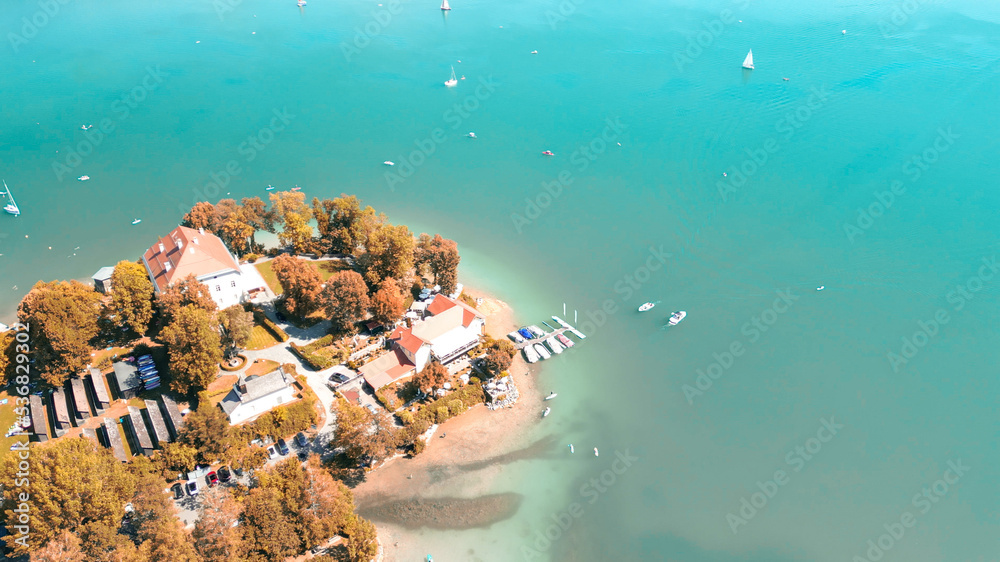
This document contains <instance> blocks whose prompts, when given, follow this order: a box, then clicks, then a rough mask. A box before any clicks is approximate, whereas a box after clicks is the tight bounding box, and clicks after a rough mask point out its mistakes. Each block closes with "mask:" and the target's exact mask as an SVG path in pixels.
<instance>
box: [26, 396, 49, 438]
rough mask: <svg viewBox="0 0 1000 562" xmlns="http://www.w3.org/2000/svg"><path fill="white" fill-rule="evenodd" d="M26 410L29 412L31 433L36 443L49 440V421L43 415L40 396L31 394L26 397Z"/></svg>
mask: <svg viewBox="0 0 1000 562" xmlns="http://www.w3.org/2000/svg"><path fill="white" fill-rule="evenodd" d="M28 409H29V410H30V412H31V433H33V434H34V435H35V438H36V439H38V441H48V440H49V419H48V416H47V415H45V404H44V403H43V402H42V397H41V396H35V395H34V394H32V395H31V396H29V397H28Z"/></svg>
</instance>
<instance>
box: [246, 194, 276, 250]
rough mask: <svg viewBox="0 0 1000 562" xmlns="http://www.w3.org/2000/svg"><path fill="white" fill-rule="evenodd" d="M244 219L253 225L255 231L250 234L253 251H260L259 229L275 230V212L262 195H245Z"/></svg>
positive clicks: (265, 230)
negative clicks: (257, 234) (270, 208)
mask: <svg viewBox="0 0 1000 562" xmlns="http://www.w3.org/2000/svg"><path fill="white" fill-rule="evenodd" d="M241 207H242V211H243V219H244V220H245V221H246V223H247V224H249V225H250V226H252V227H253V229H254V232H253V233H252V234H251V235H250V246H251V247H252V249H253V251H255V252H256V251H258V250H257V248H258V245H257V239H256V237H255V235H256V233H257V231H264V232H274V213H272V212H271V211H269V210H268V209H267V203H264V202H263V201H262V200H261V199H260V197H244V198H243V201H242V205H241Z"/></svg>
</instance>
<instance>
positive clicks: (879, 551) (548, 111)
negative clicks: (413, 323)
mask: <svg viewBox="0 0 1000 562" xmlns="http://www.w3.org/2000/svg"><path fill="white" fill-rule="evenodd" d="M383 4H384V5H383V6H381V7H380V6H379V5H378V2H376V1H374V0H372V1H365V2H360V1H357V0H340V1H338V2H332V1H324V0H312V1H311V2H310V3H309V5H308V6H307V7H306V8H304V9H299V8H297V7H296V6H295V3H294V2H292V1H291V0H282V1H268V2H263V1H257V0H243V1H242V2H239V1H238V0H232V1H231V2H229V1H227V2H226V3H225V4H222V3H215V4H213V3H212V2H210V1H209V0H199V1H194V0H183V1H178V2H171V3H169V4H167V3H163V4H162V5H160V6H150V5H148V4H146V3H135V2H124V1H122V0H111V1H107V2H102V3H97V2H91V1H85V0H75V1H70V2H67V3H66V4H65V5H62V4H57V5H58V11H57V12H56V13H55V14H54V15H52V16H51V17H49V16H45V17H43V16H39V15H38V14H39V13H43V12H40V10H41V8H40V7H39V4H38V3H37V2H34V1H21V0H9V1H8V2H6V4H5V6H4V9H3V10H2V12H0V30H2V31H3V32H4V35H5V36H6V37H7V42H8V44H7V45H4V46H3V49H2V52H3V54H2V55H0V56H2V59H0V60H2V61H3V63H4V64H3V69H4V80H3V86H2V94H0V100H2V102H0V111H2V115H3V119H2V121H0V139H2V142H0V162H2V174H0V175H2V177H3V178H4V179H6V181H7V184H8V185H9V186H10V187H11V190H12V191H13V193H14V195H15V197H16V198H17V202H18V204H19V205H20V207H21V209H22V210H23V212H24V214H23V215H22V216H21V217H19V218H17V219H13V218H11V217H7V216H2V217H0V254H3V255H2V256H0V311H3V313H2V314H0V320H9V319H10V312H11V311H12V310H13V308H14V306H15V305H16V303H17V302H18V300H19V299H20V298H21V296H23V294H24V293H25V292H26V291H27V289H28V288H29V287H30V286H31V284H33V283H34V282H35V281H37V280H39V279H45V280H50V279H66V278H81V279H86V278H89V276H90V275H91V274H93V273H94V272H95V271H96V270H97V269H98V268H100V267H101V266H104V265H113V264H114V263H116V262H117V261H118V260H120V259H134V258H137V257H138V256H139V255H140V254H141V252H142V251H143V250H144V249H145V248H147V247H148V246H149V245H151V244H152V243H153V241H154V240H155V239H156V237H157V236H160V235H162V234H163V233H165V232H167V231H169V229H171V228H172V227H173V226H174V225H176V224H177V222H178V221H179V218H180V215H181V212H182V211H181V210H180V209H182V208H183V209H186V208H189V207H190V206H191V204H192V203H193V202H194V201H197V200H199V199H200V198H210V199H212V200H216V199H218V198H220V197H225V196H226V195H227V192H228V193H230V194H231V195H230V196H231V197H237V198H238V197H244V196H250V195H259V196H262V197H263V196H265V195H266V193H265V192H264V191H263V189H264V187H265V186H267V185H268V184H273V185H276V186H279V187H282V188H287V187H291V186H293V185H296V184H297V185H299V186H302V187H303V189H304V190H305V191H306V192H307V194H308V195H309V196H313V195H316V196H320V197H328V196H335V195H337V194H339V193H341V192H347V193H356V194H358V195H359V196H360V197H362V199H363V200H364V201H365V202H367V203H369V204H371V205H373V206H375V207H376V208H377V209H379V210H380V211H383V212H385V213H387V214H388V215H389V217H390V219H391V220H393V221H394V222H399V223H404V224H408V225H410V226H411V228H412V229H413V230H414V231H416V232H421V231H428V232H440V233H441V234H443V235H444V236H446V237H449V238H453V239H455V240H457V241H458V243H459V246H460V248H461V250H462V255H463V262H462V266H463V276H464V277H465V279H466V280H467V283H468V284H470V285H476V286H481V287H483V288H485V289H487V290H489V291H492V292H493V293H495V294H497V295H498V296H500V297H501V298H503V299H504V300H506V301H508V302H509V303H510V304H511V305H512V306H513V307H514V308H515V309H516V310H517V312H518V314H519V315H520V317H521V319H522V320H523V321H524V322H525V323H537V322H539V321H541V320H544V319H548V317H549V316H550V315H552V314H557V315H559V314H561V313H562V306H563V303H564V302H565V303H567V305H568V308H569V311H568V314H567V316H568V317H569V318H567V319H571V317H572V315H573V310H576V311H577V314H578V318H579V320H578V323H579V324H580V326H581V328H583V329H584V330H585V331H586V332H587V333H588V335H589V336H590V337H588V339H587V340H586V342H584V343H583V344H582V345H579V346H577V347H576V348H574V349H573V350H572V351H571V352H570V353H566V354H563V355H562V356H560V357H558V358H555V359H553V360H550V361H548V362H547V363H545V364H544V366H542V368H541V369H540V370H539V371H540V374H539V375H538V376H539V377H540V380H541V382H540V384H541V385H542V386H543V387H544V388H546V389H547V388H550V387H551V388H552V389H554V390H557V391H558V392H559V395H560V397H559V399H558V400H557V401H556V402H554V403H553V412H552V415H550V416H549V417H548V418H546V420H545V423H544V424H542V425H541V426H540V427H539V428H538V430H537V435H536V436H532V437H544V436H549V435H555V436H557V437H558V442H559V445H558V447H557V448H556V450H554V451H553V452H552V453H551V455H549V456H546V457H545V458H541V459H536V460H532V461H521V462H517V463H514V464H511V465H509V466H507V467H505V469H504V472H503V474H502V476H501V478H500V479H499V480H498V481H497V482H496V483H495V484H494V485H493V487H494V488H495V491H497V492H506V491H514V492H518V493H522V494H524V495H525V498H526V499H525V501H524V503H523V505H522V507H521V509H520V510H519V511H518V513H517V515H516V517H514V518H513V519H510V520H507V521H504V522H501V523H498V524H496V525H494V526H493V527H491V528H490V529H488V530H473V531H462V532H448V533H444V532H439V531H433V532H432V531H422V532H420V533H418V535H417V544H413V545H406V546H407V549H408V551H410V552H413V553H427V552H431V553H433V554H434V555H435V558H436V559H439V560H490V561H493V560H500V561H504V560H558V561H569V560H582V561H591V560H593V561H600V560H677V561H707V562H737V561H739V562H758V561H759V562H765V561H766V562H785V561H789V562H790V561H819V562H827V561H830V562H834V561H845V562H846V561H857V560H876V559H882V560H886V561H890V560H894V561H896V560H898V561H915V562H919V561H949V562H950V561H977V562H994V561H996V560H1000V533H998V528H1000V527H998V526H1000V511H998V509H997V505H998V503H1000V470H998V468H997V466H998V462H1000V451H998V447H997V445H996V438H997V427H998V423H997V412H998V411H1000V409H998V408H997V400H998V397H1000V382H998V377H997V367H996V365H997V360H998V359H1000V352H998V350H1000V345H998V344H1000V332H998V330H1000V323H998V320H997V318H998V317H997V314H996V306H997V296H998V294H1000V290H998V288H1000V276H996V272H995V270H994V267H996V266H995V265H992V264H993V262H992V260H993V259H994V256H996V254H997V253H998V238H1000V236H998V228H997V226H996V225H997V221H996V219H997V210H998V203H1000V193H998V190H997V185H996V183H997V182H996V176H995V174H994V173H993V172H994V169H993V168H992V164H993V163H994V162H995V159H996V157H997V154H998V149H1000V143H998V141H997V134H996V131H997V129H998V127H1000V117H998V115H1000V114H998V112H997V111H996V109H995V108H996V103H997V99H998V92H1000V63H998V59H1000V25H998V24H1000V7H998V5H997V4H996V3H988V2H954V3H952V2H949V3H945V2H929V1H928V2H920V1H911V2H898V3H897V2H889V1H878V2H868V3H854V2H842V1H835V2H819V3H815V4H816V5H814V3H799V2H790V1H781V2H778V1H771V2H767V1H765V2H753V5H751V3H750V2H728V3H727V2H712V1H709V2H697V3H696V2H651V1H642V0H640V1H639V2H632V3H628V4H623V3H619V2H613V3H601V2H595V1H593V0H564V1H562V2H556V1H554V0H544V1H543V2H540V3H539V2H530V3H529V2H524V1H518V0H515V1H511V2H485V1H481V0H469V1H465V0H455V1H454V2H452V8H454V9H453V10H452V11H451V12H450V13H448V14H447V15H444V14H442V13H441V11H440V10H439V9H438V7H437V4H436V2H435V1H434V0H427V1H424V2H414V1H403V2H401V3H391V4H390V3H388V2H384V1H383ZM220 6H221V7H225V10H222V9H220ZM390 9H391V11H390ZM23 18H28V19H29V20H30V19H32V18H35V19H36V23H39V24H40V23H41V22H43V20H44V25H40V26H39V27H38V28H37V29H34V30H33V29H31V28H30V27H28V28H27V29H26V28H25V20H24V19H23ZM842 30H844V31H846V33H842ZM254 32H256V33H254ZM10 33H14V34H18V35H21V36H23V38H24V41H21V40H20V38H13V39H12V38H11V36H10V35H9V34H10ZM29 35H30V36H31V37H28V36H29ZM751 48H752V49H753V52H754V59H755V63H756V69H755V70H753V71H752V72H750V71H743V70H741V69H740V62H741V61H742V60H743V58H744V57H745V55H746V53H747V51H748V50H749V49H751ZM534 50H537V51H538V54H536V55H533V54H531V51H534ZM459 60H460V61H461V63H459V62H457V61H459ZM452 65H454V67H455V71H456V73H457V74H458V75H459V76H464V77H465V80H460V81H459V84H458V86H457V87H455V88H452V89H448V88H445V87H444V85H443V82H444V80H446V79H447V78H448V76H449V74H450V72H451V69H450V67H451V66H452ZM783 78H788V80H787V81H786V80H783ZM279 115H280V116H281V117H279ZM102 120H106V121H104V122H103V123H104V128H105V130H106V131H107V132H103V133H100V134H98V133H97V131H99V130H100V129H101V127H102ZM83 124H94V125H95V128H94V129H91V130H90V131H88V133H89V134H90V137H89V140H88V137H87V136H85V134H84V132H83V131H82V130H80V126H81V125H83ZM279 129H280V130H279ZM470 131H474V132H475V133H476V134H477V136H478V138H477V139H470V138H467V137H465V136H464V135H465V134H466V133H468V132H470ZM248 137H255V138H256V139H257V140H256V146H255V145H254V144H253V143H251V142H248ZM244 143H245V144H244ZM618 143H621V146H619V145H618ZM543 150H552V151H553V152H555V156H553V157H545V156H542V155H541V152H542V151H543ZM74 151H76V153H77V155H79V159H77V155H74V154H73V152H74ZM414 151H417V152H414ZM384 160H392V161H394V162H396V166H395V167H392V168H389V167H387V166H383V165H382V162H383V161H384ZM55 165H59V166H65V168H59V166H55ZM54 166H55V168H54ZM227 168H228V169H229V171H227ZM411 171H412V173H411ZM723 172H725V173H726V176H725V177H723V175H722V174H723ZM387 173H392V174H399V176H398V177H395V176H392V177H388V178H387V176H386V174H387ZM85 174H86V175H89V176H91V177H92V179H91V180H90V181H88V182H79V181H77V180H76V179H75V178H76V177H78V176H81V175H85ZM404 174H405V175H406V176H407V177H403V176H404ZM227 175H228V176H231V178H230V179H229V180H228V183H227V184H226V185H225V186H224V187H221V189H220V188H218V186H212V185H209V184H210V182H212V181H213V178H225V177H226V176H227ZM546 186H548V187H546ZM136 217H138V218H141V219H142V223H141V224H140V225H137V226H131V225H130V222H131V221H132V219H133V218H136ZM50 246H51V248H52V249H51V250H49V249H48V248H49V247H50ZM76 248H79V249H76ZM74 254H75V255H74ZM984 260H985V261H984ZM997 272H1000V270H997ZM15 286H16V287H17V289H13V288H12V287H15ZM820 286H823V287H824V290H823V291H817V290H816V289H817V287H820ZM647 300H650V301H658V302H659V305H658V306H657V307H656V308H655V309H654V310H653V311H650V312H647V313H644V314H639V313H637V312H635V308H636V307H637V306H638V305H639V304H641V303H642V302H644V301H647ZM677 309H684V310H686V311H687V312H688V317H687V319H686V320H685V321H684V323H683V324H681V325H679V326H678V327H676V328H673V329H671V330H669V331H664V330H661V329H660V326H661V325H662V324H663V322H664V319H665V318H666V316H667V315H669V313H670V311H672V310H677ZM605 310H607V311H610V312H604V311H605ZM904 361H905V362H904ZM837 426H842V427H839V428H837ZM830 427H834V428H836V429H835V431H836V433H834V430H831V429H830ZM569 443H574V444H575V449H576V453H574V454H569V452H568V450H567V447H566V445H567V444H569ZM593 447H599V449H600V456H599V457H596V458H595V457H594V456H593V454H592V451H591V450H592V448H593ZM616 452H619V453H621V454H622V457H623V458H627V459H628V465H626V464H625V463H624V462H623V461H619V462H618V463H617V464H616V463H615V461H616V454H615V453H616ZM949 463H951V465H950V464H949ZM951 466H955V467H958V470H957V472H956V471H955V469H953V468H950V467H951ZM965 467H968V469H966V468H965ZM615 469H617V472H618V473H615ZM778 471H781V472H780V473H778ZM946 471H948V472H946ZM776 473H777V474H776ZM602 478H603V483H602ZM592 479H595V480H593V482H592ZM925 489H926V490H927V491H926V494H927V496H926V497H925V496H923V494H924V493H925V492H924V490H925ZM461 493H462V490H461V489H460V488H456V494H461ZM741 509H742V513H741ZM904 524H906V525H904ZM560 525H561V527H560ZM546 533H547V534H548V536H549V538H545V537H544V536H545V534H546ZM869 541H872V542H871V543H869ZM415 559H416V558H415Z"/></svg>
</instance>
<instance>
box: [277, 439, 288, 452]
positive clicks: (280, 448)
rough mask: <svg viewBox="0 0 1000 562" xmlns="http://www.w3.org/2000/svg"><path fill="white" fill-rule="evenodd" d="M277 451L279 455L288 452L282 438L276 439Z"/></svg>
mask: <svg viewBox="0 0 1000 562" xmlns="http://www.w3.org/2000/svg"><path fill="white" fill-rule="evenodd" d="M278 452H279V453H281V456H285V455H287V454H288V452H289V451H288V445H286V444H285V440H284V439H278Z"/></svg>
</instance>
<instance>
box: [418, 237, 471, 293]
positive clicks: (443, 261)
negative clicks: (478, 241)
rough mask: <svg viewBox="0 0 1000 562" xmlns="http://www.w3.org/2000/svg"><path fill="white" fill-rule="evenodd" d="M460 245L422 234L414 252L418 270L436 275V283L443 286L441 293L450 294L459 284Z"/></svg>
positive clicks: (445, 239)
mask: <svg viewBox="0 0 1000 562" xmlns="http://www.w3.org/2000/svg"><path fill="white" fill-rule="evenodd" d="M460 259H461V258H459V255H458V244H456V243H455V241H454V240H448V239H447V238H442V237H441V235H440V234H435V235H434V237H433V238H431V237H430V236H429V235H427V234H421V235H420V237H419V238H418V239H417V243H416V249H415V250H414V260H415V264H416V266H417V268H418V269H420V270H426V271H428V272H430V273H431V274H433V275H434V282H435V283H437V284H438V285H441V292H443V293H445V294H450V293H452V292H454V291H455V285H456V284H457V282H458V262H459V261H460Z"/></svg>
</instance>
